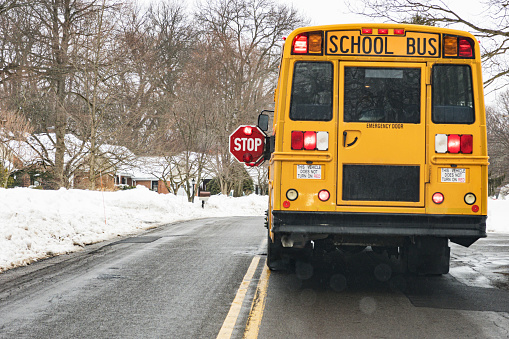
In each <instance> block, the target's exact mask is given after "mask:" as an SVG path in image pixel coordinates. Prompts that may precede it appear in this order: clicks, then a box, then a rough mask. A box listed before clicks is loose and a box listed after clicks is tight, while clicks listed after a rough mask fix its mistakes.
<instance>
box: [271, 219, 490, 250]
mask: <svg viewBox="0 0 509 339" xmlns="http://www.w3.org/2000/svg"><path fill="white" fill-rule="evenodd" d="M272 215H273V224H272V232H274V233H276V234H278V233H279V234H293V235H311V234H312V235H321V236H324V235H332V236H346V237H348V236H350V237H355V238H362V237H369V238H372V237H382V238H391V237H404V238H407V237H418V236H427V237H441V238H449V239H450V240H451V241H452V242H455V243H458V244H460V245H463V246H466V247H468V246H470V245H471V244H473V243H474V242H475V241H477V240H478V239H479V238H484V237H486V216H485V215H478V216H469V215H445V216H444V215H423V214H389V213H383V214H382V213H379V214H377V213H370V214H364V213H342V212H300V211H296V212H295V211H273V212H272Z"/></svg>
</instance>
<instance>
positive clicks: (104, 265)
mask: <svg viewBox="0 0 509 339" xmlns="http://www.w3.org/2000/svg"><path fill="white" fill-rule="evenodd" d="M265 239H266V229H265V228H263V218H260V217H258V218H246V217H237V218H214V219H202V220H195V221H189V222H183V223H176V224H171V225H166V226H163V227H159V228H157V229H154V230H151V231H148V232H145V233H143V234H139V235H137V236H134V237H130V238H123V239H120V240H118V239H117V240H115V241H110V242H105V243H101V244H95V245H92V246H89V247H87V248H86V249H85V250H84V251H82V252H79V253H73V254H69V255H64V256H60V257H56V258H51V259H48V260H44V261H41V262H38V263H34V264H32V265H29V266H27V267H21V268H18V269H14V270H10V271H7V272H4V273H3V274H0V338H85V337H86V338H216V337H218V338H229V337H231V338H242V337H243V336H245V337H248V338H252V337H259V338H436V337H441V338H509V284H508V281H509V274H508V273H509V237H507V236H506V237H503V236H496V235H495V236H491V237H489V238H488V239H483V240H481V241H480V242H478V243H477V244H475V245H474V246H473V247H471V248H470V249H463V248H460V247H453V250H452V252H453V255H452V258H453V259H452V265H451V266H452V268H451V272H452V274H448V275H445V276H442V277H415V276H405V275H402V274H399V273H397V272H396V269H395V266H394V260H388V259H387V258H386V257H384V256H380V255H377V254H375V253H374V252H371V251H369V250H367V251H364V252H362V253H358V254H348V255H345V254H336V255H334V256H330V257H327V258H320V259H316V260H314V259H310V260H307V261H306V262H299V263H298V264H297V266H296V269H295V271H293V272H268V271H267V270H266V268H265ZM472 256H474V257H475V258H476V259H475V260H474V259H472ZM482 267H485V268H486V270H483V269H480V268H482ZM465 272H466V273H465ZM459 273H460V274H459ZM459 275H461V279H459V278H457V277H458V276H459ZM465 277H466V279H465ZM483 279H484V280H483ZM483 282H495V284H492V285H494V286H496V287H493V288H491V287H488V284H484V283H483ZM485 285H486V286H485ZM218 334H219V335H218Z"/></svg>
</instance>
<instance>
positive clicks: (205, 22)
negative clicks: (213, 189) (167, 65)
mask: <svg viewBox="0 0 509 339" xmlns="http://www.w3.org/2000/svg"><path fill="white" fill-rule="evenodd" d="M196 17H197V20H198V23H199V24H200V26H201V27H203V31H202V33H201V36H202V39H201V40H202V41H204V42H207V43H209V44H210V45H209V46H208V47H207V51H208V50H213V52H214V55H216V56H218V60H214V64H212V65H209V66H210V67H209V68H208V69H207V70H206V72H209V73H210V72H212V73H214V74H215V79H216V81H215V83H214V81H211V83H213V86H214V91H215V92H216V97H217V99H218V103H220V104H219V105H217V106H216V110H215V111H214V112H212V114H214V124H213V127H212V128H213V131H214V133H215V136H216V139H215V145H214V147H213V151H214V154H215V156H216V160H215V163H214V167H215V170H216V176H217V178H218V180H219V183H220V186H221V191H222V193H223V194H226V193H228V192H229V190H230V188H231V185H232V183H237V185H239V183H240V182H241V181H239V180H236V179H235V178H236V176H238V175H240V176H242V175H243V174H244V172H245V171H241V170H239V169H238V168H237V167H238V164H236V163H235V161H234V160H233V159H232V157H231V155H230V154H229V152H228V136H229V135H230V133H231V132H233V130H234V129H235V128H236V127H237V126H238V125H240V124H246V123H250V122H254V121H255V117H256V115H257V114H258V112H259V111H260V110H262V109H264V108H270V107H272V105H273V102H272V98H273V89H274V87H275V79H276V77H277V72H276V71H277V65H278V58H279V52H280V50H279V42H280V41H282V38H283V36H284V35H286V34H288V33H289V32H290V31H291V30H293V29H294V28H295V27H297V26H301V25H303V24H304V22H303V20H302V19H301V18H300V17H299V15H298V13H297V12H296V11H295V10H294V9H293V8H290V7H288V6H285V5H279V4H276V3H275V2H273V1H271V0H233V1H226V0H215V1H209V2H206V3H205V4H204V3H202V4H201V5H200V7H199V10H198V14H197V16H196ZM233 185H235V184H233Z"/></svg>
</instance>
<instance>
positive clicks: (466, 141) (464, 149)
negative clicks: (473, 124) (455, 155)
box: [461, 134, 474, 154]
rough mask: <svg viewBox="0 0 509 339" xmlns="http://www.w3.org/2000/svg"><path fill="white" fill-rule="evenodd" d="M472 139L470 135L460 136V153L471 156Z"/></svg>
mask: <svg viewBox="0 0 509 339" xmlns="http://www.w3.org/2000/svg"><path fill="white" fill-rule="evenodd" d="M473 144H474V142H473V137H472V135H470V134H463V135H462V136H461V153H464V154H471V153H472V149H473Z"/></svg>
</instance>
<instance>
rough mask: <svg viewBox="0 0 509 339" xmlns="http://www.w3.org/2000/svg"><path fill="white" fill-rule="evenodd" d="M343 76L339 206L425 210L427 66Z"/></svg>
mask: <svg viewBox="0 0 509 339" xmlns="http://www.w3.org/2000/svg"><path fill="white" fill-rule="evenodd" d="M339 72H340V85H339V91H340V93H339V94H340V95H339V98H340V99H339V123H338V128H339V130H338V157H337V159H338V167H337V168H338V185H337V187H338V192H337V203H338V205H352V206H404V207H420V206H424V181H425V180H424V178H425V175H424V171H425V155H426V149H425V147H426V119H425V112H426V78H427V77H426V64H420V63H366V62H364V63H360V62H340V68H339Z"/></svg>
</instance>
